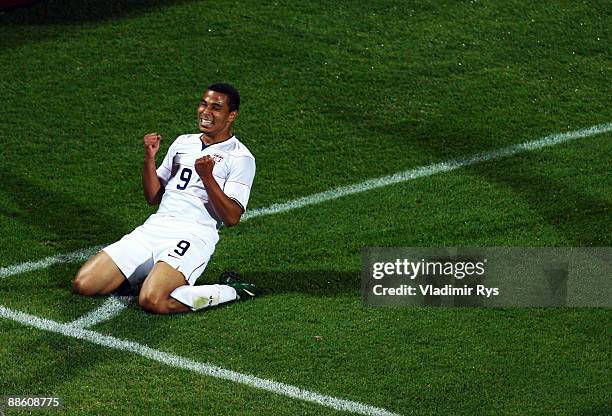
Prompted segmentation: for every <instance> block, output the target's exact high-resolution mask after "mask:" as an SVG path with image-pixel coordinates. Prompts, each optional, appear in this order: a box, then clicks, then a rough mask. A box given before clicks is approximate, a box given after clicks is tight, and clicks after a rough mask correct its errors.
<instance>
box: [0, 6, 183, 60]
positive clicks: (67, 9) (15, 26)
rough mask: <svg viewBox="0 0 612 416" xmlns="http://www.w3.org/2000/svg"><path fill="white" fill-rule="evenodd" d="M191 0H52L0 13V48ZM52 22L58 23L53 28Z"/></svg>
mask: <svg viewBox="0 0 612 416" xmlns="http://www.w3.org/2000/svg"><path fill="white" fill-rule="evenodd" d="M193 1H194V0H140V1H129V0H111V1H103V0H55V1H40V2H38V3H36V4H34V5H32V6H29V7H23V8H17V9H14V10H10V11H6V12H3V13H0V26H1V27H3V36H2V38H1V39H0V50H2V49H4V48H14V47H18V46H20V45H23V44H27V43H35V42H41V41H46V40H49V39H54V38H58V37H63V36H69V35H70V32H71V31H73V30H74V31H80V30H82V26H83V24H87V23H89V24H93V23H97V22H103V21H107V20H113V19H119V18H125V17H133V16H138V15H140V14H143V13H147V12H151V11H156V10H160V9H163V8H166V7H172V6H175V5H179V4H182V3H188V2H193ZM55 26H61V29H60V28H56V27H55Z"/></svg>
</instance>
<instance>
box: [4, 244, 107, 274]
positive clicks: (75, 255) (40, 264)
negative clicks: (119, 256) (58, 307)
mask: <svg viewBox="0 0 612 416" xmlns="http://www.w3.org/2000/svg"><path fill="white" fill-rule="evenodd" d="M103 247H104V246H94V247H89V248H85V249H81V250H78V251H73V252H72V253H66V254H58V255H55V256H51V257H47V258H44V259H42V260H38V261H29V262H27V263H21V264H16V265H14V266H8V267H0V278H3V277H8V276H13V275H16V274H20V273H25V272H30V271H33V270H39V269H46V268H47V267H51V266H53V265H54V264H60V263H70V262H74V261H85V260H87V259H88V258H89V257H91V256H92V255H93V254H95V253H96V252H97V251H98V250H100V249H102V248H103Z"/></svg>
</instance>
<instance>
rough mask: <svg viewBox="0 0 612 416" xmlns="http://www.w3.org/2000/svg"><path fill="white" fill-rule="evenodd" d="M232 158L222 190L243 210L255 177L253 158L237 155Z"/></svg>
mask: <svg viewBox="0 0 612 416" xmlns="http://www.w3.org/2000/svg"><path fill="white" fill-rule="evenodd" d="M232 159H233V160H232V164H231V166H230V172H229V175H228V176H227V180H226V181H225V186H224V188H223V192H224V193H225V195H227V196H228V197H230V198H232V199H233V200H234V201H236V202H237V203H238V204H239V205H240V206H241V207H242V211H243V212H244V211H246V207H247V203H248V202H249V195H250V194H251V187H252V186H253V179H254V178H255V159H254V158H253V157H252V156H239V157H233V158H232Z"/></svg>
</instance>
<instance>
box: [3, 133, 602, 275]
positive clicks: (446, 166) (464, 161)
mask: <svg viewBox="0 0 612 416" xmlns="http://www.w3.org/2000/svg"><path fill="white" fill-rule="evenodd" d="M610 131H612V123H603V124H596V125H594V126H591V127H588V128H585V129H582V130H575V131H570V132H566V133H558V134H552V135H550V136H546V137H543V138H541V139H538V140H532V141H529V142H525V143H521V144H517V145H513V146H508V147H504V148H502V149H498V150H493V151H490V152H483V153H478V154H476V155H472V156H466V157H463V158H457V159H450V160H447V161H445V162H441V163H435V164H432V165H428V166H422V167H419V168H415V169H408V170H405V171H402V172H397V173H395V174H393V175H388V176H382V177H380V178H374V179H369V180H367V181H364V182H360V183H357V184H354V185H348V186H341V187H338V188H334V189H330V190H329V191H325V192H319V193H316V194H313V195H309V196H305V197H302V198H298V199H294V200H293V201H288V202H283V203H279V204H272V205H270V206H269V207H266V208H256V209H253V210H250V211H247V212H246V213H245V214H244V215H243V217H242V221H247V220H249V219H251V218H257V217H262V216H265V215H272V214H280V213H283V212H287V211H291V210H294V209H298V208H302V207H305V206H308V205H314V204H320V203H322V202H326V201H330V200H333V199H338V198H341V197H343V196H347V195H353V194H357V193H361V192H366V191H369V190H372V189H376V188H382V187H385V186H389V185H393V184H396V183H400V182H407V181H410V180H413V179H417V178H422V177H426V176H432V175H435V174H438V173H444V172H450V171H453V170H456V169H459V168H462V167H465V166H470V165H474V164H476V163H481V162H488V161H491V160H495V159H501V158H504V157H509V156H514V155H516V154H519V153H523V152H526V151H528V150H536V149H541V148H544V147H549V146H555V145H557V144H561V143H564V142H568V141H571V140H576V139H581V138H584V137H590V136H595V135H598V134H602V133H608V132H610ZM102 247H103V246H96V247H91V248H86V249H83V250H79V251H75V252H72V253H68V254H61V255H58V256H52V257H47V258H45V259H43V260H40V261H35V262H27V263H22V264H17V265H14V266H9V267H3V268H0V278H3V277H8V276H12V275H15V274H19V273H25V272H28V271H32V270H37V269H44V268H46V267H49V266H51V265H53V264H56V263H66V262H70V261H82V260H86V259H87V258H88V257H89V256H91V255H92V254H94V253H95V252H96V251H98V250H100V249H101V248H102Z"/></svg>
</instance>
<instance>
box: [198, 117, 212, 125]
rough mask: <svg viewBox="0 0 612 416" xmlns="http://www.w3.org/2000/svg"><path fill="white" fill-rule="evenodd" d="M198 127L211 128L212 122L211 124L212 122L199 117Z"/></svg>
mask: <svg viewBox="0 0 612 416" xmlns="http://www.w3.org/2000/svg"><path fill="white" fill-rule="evenodd" d="M200 125H201V126H202V127H210V126H212V125H213V122H212V120H209V119H205V118H201V117H200Z"/></svg>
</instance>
